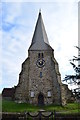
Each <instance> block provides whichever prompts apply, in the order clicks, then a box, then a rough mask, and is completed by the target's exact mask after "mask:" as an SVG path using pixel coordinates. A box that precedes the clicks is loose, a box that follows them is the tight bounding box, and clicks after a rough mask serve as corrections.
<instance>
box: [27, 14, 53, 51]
mask: <svg viewBox="0 0 80 120" xmlns="http://www.w3.org/2000/svg"><path fill="white" fill-rule="evenodd" d="M29 50H52V48H51V46H50V45H49V41H48V37H47V34H46V31H45V27H44V24H43V20H42V15H41V12H39V15H38V20H37V23H36V27H35V31H34V35H33V38H32V43H31V46H30V48H29Z"/></svg>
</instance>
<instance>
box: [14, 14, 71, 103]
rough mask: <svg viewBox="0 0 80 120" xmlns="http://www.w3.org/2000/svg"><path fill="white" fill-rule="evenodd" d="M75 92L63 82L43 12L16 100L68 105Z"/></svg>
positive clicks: (23, 70)
mask: <svg viewBox="0 0 80 120" xmlns="http://www.w3.org/2000/svg"><path fill="white" fill-rule="evenodd" d="M71 98H72V93H71V91H70V90H69V89H68V87H67V85H64V84H62V83H61V74H60V72H59V66H58V63H57V61H56V59H55V57H54V49H53V48H52V47H51V46H50V44H49V41H48V37H47V34H46V31H45V27H44V24H43V20H42V15H41V12H39V15H38V20H37V23H36V27H35V31H34V35H33V38H32V42H31V45H30V47H29V49H28V58H27V59H26V60H25V61H24V62H23V63H22V70H21V72H20V74H19V82H18V85H17V86H16V89H15V101H16V102H19V103H21V102H26V103H30V104H34V105H47V104H59V105H64V104H66V102H67V101H68V100H71Z"/></svg>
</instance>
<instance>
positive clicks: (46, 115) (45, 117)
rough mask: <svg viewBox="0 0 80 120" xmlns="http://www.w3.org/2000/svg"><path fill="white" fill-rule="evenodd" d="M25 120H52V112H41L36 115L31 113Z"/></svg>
mask: <svg viewBox="0 0 80 120" xmlns="http://www.w3.org/2000/svg"><path fill="white" fill-rule="evenodd" d="M27 120H53V112H41V111H39V113H38V114H36V115H32V114H31V113H29V112H28V113H27Z"/></svg>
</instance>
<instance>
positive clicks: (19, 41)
mask: <svg viewBox="0 0 80 120" xmlns="http://www.w3.org/2000/svg"><path fill="white" fill-rule="evenodd" d="M9 1H11V0H2V3H1V6H0V10H1V11H2V15H1V14H0V18H1V20H2V46H1V47H0V48H2V82H0V83H1V84H2V86H1V87H0V91H1V90H2V89H3V88H4V87H5V88H7V87H13V86H14V85H17V83H18V80H19V79H18V78H19V73H20V71H21V64H22V63H23V62H24V60H25V59H26V58H27V57H28V48H29V46H30V44H31V40H32V36H33V33H34V29H35V25H36V21H37V18H38V13H39V9H41V13H42V18H43V22H44V25H45V29H46V32H47V36H48V39H49V43H50V45H51V47H52V48H53V49H54V56H55V58H56V60H57V61H58V63H59V70H60V73H61V78H62V79H63V78H64V77H65V75H66V74H72V73H73V68H72V66H71V65H70V63H69V60H70V59H72V58H73V56H77V49H76V48H75V47H74V46H77V45H78V3H77V1H76V0H71V1H70V0H64V2H63V0H56V1H57V2H55V0H53V2H50V1H49V2H36V0H35V2H28V1H26V0H23V1H26V2H21V1H22V0H17V1H20V2H9ZM12 1H13V0H12ZM14 1H15V0H14ZM0 43H1V41H0ZM0 52H1V50H0ZM0 63H1V62H0ZM0 67H1V65H0ZM0 73H1V71H0ZM0 78H1V76H0Z"/></svg>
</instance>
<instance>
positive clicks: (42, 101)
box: [38, 93, 44, 106]
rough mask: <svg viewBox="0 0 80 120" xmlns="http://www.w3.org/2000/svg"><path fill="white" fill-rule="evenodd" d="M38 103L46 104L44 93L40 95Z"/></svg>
mask: <svg viewBox="0 0 80 120" xmlns="http://www.w3.org/2000/svg"><path fill="white" fill-rule="evenodd" d="M38 105H40V106H41V105H44V96H43V94H42V93H40V94H39V95H38Z"/></svg>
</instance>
